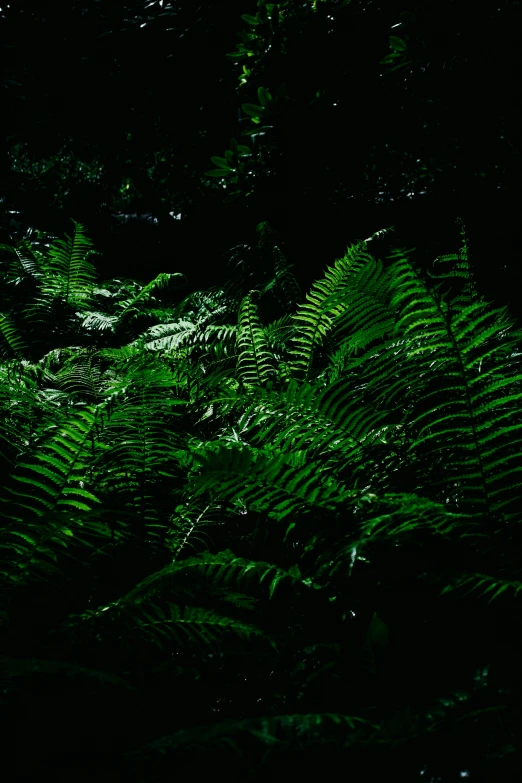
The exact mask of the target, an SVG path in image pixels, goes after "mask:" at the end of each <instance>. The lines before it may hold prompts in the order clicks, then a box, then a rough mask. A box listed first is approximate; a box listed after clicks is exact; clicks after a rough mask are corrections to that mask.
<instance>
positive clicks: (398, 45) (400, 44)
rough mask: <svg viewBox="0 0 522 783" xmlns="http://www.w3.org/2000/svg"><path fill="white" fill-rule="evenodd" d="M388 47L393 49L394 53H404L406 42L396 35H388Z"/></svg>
mask: <svg viewBox="0 0 522 783" xmlns="http://www.w3.org/2000/svg"><path fill="white" fill-rule="evenodd" d="M390 47H391V48H392V49H395V51H396V52H405V51H406V49H407V46H406V41H404V40H403V39H402V38H399V37H398V36H397V35H390Z"/></svg>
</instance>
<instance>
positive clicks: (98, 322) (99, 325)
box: [81, 310, 118, 332]
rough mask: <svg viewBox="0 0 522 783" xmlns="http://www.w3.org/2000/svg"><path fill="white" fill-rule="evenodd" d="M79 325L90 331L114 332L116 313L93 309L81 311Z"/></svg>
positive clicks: (116, 321)
mask: <svg viewBox="0 0 522 783" xmlns="http://www.w3.org/2000/svg"><path fill="white" fill-rule="evenodd" d="M81 317H82V322H81V325H82V327H83V328H84V329H87V330H89V331H92V332H114V331H115V329H116V325H117V323H118V317H117V316H116V315H109V314H108V313H101V312H99V311H95V310H88V311H85V312H83V313H81Z"/></svg>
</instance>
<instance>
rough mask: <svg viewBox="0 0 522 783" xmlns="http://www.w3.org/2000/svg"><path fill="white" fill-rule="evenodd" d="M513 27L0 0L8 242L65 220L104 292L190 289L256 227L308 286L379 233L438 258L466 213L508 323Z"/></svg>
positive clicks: (516, 91)
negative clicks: (88, 251)
mask: <svg viewBox="0 0 522 783" xmlns="http://www.w3.org/2000/svg"><path fill="white" fill-rule="evenodd" d="M274 9H275V10H274ZM276 11H277V12H276ZM520 11H521V9H520V3H519V2H513V1H510V2H506V1H505V0H494V1H493V0H484V2H482V3H480V4H475V5H474V6H473V7H471V6H470V5H469V4H468V3H463V2H458V1H457V2H455V0H439V2H425V1H424V2H413V1H410V2H405V1H404V0H400V1H398V2H395V0H387V1H386V2H377V1H376V0H367V1H366V2H359V1H357V0H352V2H346V1H345V2H342V1H341V0H317V2H312V1H311V0H302V2H298V1H296V0H288V1H287V2H282V3H279V5H278V6H274V5H273V4H270V3H265V2H264V0H261V2H255V0H241V1H239V0H233V1H232V2H227V3H222V2H206V3H204V4H201V5H200V4H198V3H197V2H187V1H185V0H179V1H178V2H167V1H166V0H152V1H151V2H146V0H134V1H133V2H118V0H82V1H80V0H75V1H74V2H72V1H71V0H68V1H67V2H65V1H64V0H38V2H28V1H24V0H21V1H20V2H16V3H11V4H3V5H2V11H1V12H0V17H1V47H2V57H3V68H2V70H3V78H2V87H3V95H2V108H3V112H2V123H1V128H0V133H1V136H2V146H1V154H0V198H1V215H0V220H1V226H2V231H3V241H6V235H7V234H10V235H11V236H12V235H13V233H15V234H16V233H17V232H18V234H23V233H24V232H26V231H27V229H30V228H33V229H39V230H44V231H50V232H56V233H57V234H60V235H61V233H63V231H64V230H67V229H68V228H69V227H70V222H69V219H70V218H74V219H76V220H79V221H81V222H82V223H83V224H84V225H85V226H86V228H87V230H88V231H89V233H90V235H91V236H92V238H93V240H94V242H95V245H96V247H97V249H98V250H99V251H100V252H101V253H102V257H101V258H102V260H101V261H100V262H99V265H100V273H101V275H102V277H103V278H105V277H110V276H114V275H123V274H125V275H126V276H128V277H137V278H138V279H150V277H151V275H155V274H157V273H158V272H163V271H168V272H171V271H177V272H185V273H186V274H187V275H188V279H189V285H190V286H192V287H196V288H200V287H202V286H203V287H204V286H205V285H213V284H216V283H219V282H222V281H223V279H225V278H226V274H227V272H226V259H227V255H226V253H227V251H228V250H229V249H230V248H232V247H235V246H237V245H246V246H251V245H255V243H256V241H257V239H256V234H255V227H256V226H257V225H258V223H259V222H260V221H265V220H267V221H269V222H270V223H271V225H272V227H273V228H274V229H275V230H276V232H277V233H278V238H279V244H280V246H281V247H282V248H283V249H284V252H285V254H286V257H287V259H288V261H289V262H290V263H292V264H294V272H295V273H296V274H297V276H298V278H299V279H300V280H301V281H302V282H304V283H306V282H309V281H311V280H313V279H315V278H316V277H317V275H318V274H321V273H322V271H323V269H324V268H325V266H326V265H327V264H330V263H331V262H332V261H333V259H334V258H335V257H338V256H339V255H342V254H343V252H344V250H345V248H346V245H347V244H348V243H350V242H352V241H354V240H356V239H364V238H366V236H368V235H369V234H371V233H372V232H373V231H376V230H378V229H380V228H383V227H388V226H390V225H394V226H395V235H394V237H393V241H394V242H395V243H399V244H403V245H407V246H408V247H416V248H417V253H418V258H420V259H422V258H424V257H425V258H426V260H429V259H432V258H433V257H434V256H435V255H437V253H440V252H443V251H444V252H447V250H448V247H452V246H453V245H454V243H455V241H456V229H455V219H456V218H457V217H460V218H462V220H463V221H464V223H465V225H466V228H467V230H468V234H469V236H470V238H471V244H470V250H471V254H472V263H474V266H475V268H476V269H477V270H478V274H479V283H481V287H482V288H487V291H488V295H489V296H490V297H491V298H494V299H495V300H498V301H499V302H501V303H506V302H509V303H510V304H511V306H512V308H514V309H515V311H516V309H517V307H518V303H517V301H516V294H514V293H513V287H512V285H513V279H514V278H515V277H516V276H517V265H518V262H519V257H520V248H521V241H520V234H519V230H518V211H519V199H518V188H519V182H520V174H521V161H522V157H521V155H520V139H521V138H522V134H521V127H520V123H521V119H520V117H521V115H520V111H519V109H520V98H521V95H520V91H521V80H520V67H519V58H520V35H521V29H522V27H521V16H520ZM256 107H257V108H256ZM231 139H234V140H235V142H236V144H238V145H240V147H241V149H239V150H238V152H237V153H234V150H231ZM232 147H234V142H232ZM226 150H229V153H226ZM233 153H234V154H237V155H238V156H239V157H238V158H237V159H236V160H235V161H234V159H233V157H232V155H233ZM227 155H228V158H227ZM212 158H215V159H216V158H220V159H221V161H222V163H223V166H224V168H223V167H221V173H222V174H223V175H225V176H218V175H219V169H220V164H219V163H218V164H216V161H215V160H214V161H212V160H211V159H212ZM227 167H228V168H227ZM240 169H242V170H240ZM208 171H213V172H214V173H213V175H208V174H207V172H208ZM244 249H245V252H246V251H247V248H244Z"/></svg>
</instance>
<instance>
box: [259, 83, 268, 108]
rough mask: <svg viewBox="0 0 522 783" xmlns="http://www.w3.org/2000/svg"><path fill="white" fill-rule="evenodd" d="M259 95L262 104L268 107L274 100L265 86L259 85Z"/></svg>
mask: <svg viewBox="0 0 522 783" xmlns="http://www.w3.org/2000/svg"><path fill="white" fill-rule="evenodd" d="M257 97H258V100H259V103H260V104H261V106H263V107H264V108H266V107H267V106H268V104H269V103H271V102H272V96H271V95H270V93H269V92H268V90H267V89H266V88H265V87H258V90H257Z"/></svg>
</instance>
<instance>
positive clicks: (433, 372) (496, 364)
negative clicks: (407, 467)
mask: <svg viewBox="0 0 522 783" xmlns="http://www.w3.org/2000/svg"><path fill="white" fill-rule="evenodd" d="M391 280H392V282H391V285H392V306H393V307H394V308H395V309H396V310H397V313H398V316H397V324H396V328H395V331H396V335H397V339H392V340H389V341H388V342H387V343H385V344H384V345H383V346H382V347H381V348H378V349H377V350H375V351H370V352H368V354H367V355H366V356H365V357H364V359H363V360H362V361H361V362H360V363H357V364H355V363H354V364H353V368H354V370H355V368H356V371H357V374H358V377H359V380H360V383H361V385H362V387H363V388H364V390H365V392H366V393H367V394H369V395H370V396H371V398H373V400H375V401H376V403H377V404H379V402H382V403H383V404H384V403H386V405H387V406H393V405H395V406H397V407H400V408H402V409H403V410H404V411H407V414H408V420H407V421H406V420H405V424H406V423H407V428H408V432H409V437H410V443H409V447H408V448H409V452H410V454H411V459H412V460H415V458H416V457H417V459H418V458H419V457H420V456H421V455H422V459H423V461H424V464H425V465H427V464H431V465H434V464H435V463H436V461H437V458H438V457H439V456H441V457H442V456H443V457H444V464H443V466H442V471H443V474H442V476H441V477H439V478H437V479H436V480H435V483H434V486H435V485H440V483H441V482H442V483H444V484H445V485H447V486H449V485H450V484H454V485H457V486H458V488H459V496H460V500H459V507H460V509H461V510H464V509H465V508H466V509H468V510H469V511H470V513H476V514H479V515H480V514H484V513H486V514H487V515H490V516H491V515H493V514H497V513H502V514H504V515H506V518H508V517H509V515H510V514H515V513H516V509H519V508H521V507H522V492H521V490H520V487H521V483H520V480H519V478H518V474H519V473H520V471H522V466H520V463H519V457H518V454H519V450H518V447H517V444H518V443H520V442H522V421H521V417H520V411H519V406H520V400H521V398H522V395H521V382H522V374H521V372H520V363H519V358H518V351H517V346H518V344H519V341H520V336H521V335H520V333H518V332H514V331H513V332H512V333H510V328H511V327H512V325H513V321H512V320H511V319H510V318H509V317H508V316H507V314H506V311H505V310H504V309H502V308H500V309H492V308H491V307H489V306H488V305H487V303H486V302H484V300H482V299H481V300H476V301H474V302H473V303H472V304H467V303H466V302H465V301H462V300H461V299H459V298H457V299H456V300H455V301H454V300H448V299H447V298H446V297H443V296H441V295H439V293H438V290H437V289H436V288H435V289H430V288H429V287H428V285H427V284H426V283H425V281H424V280H423V278H422V276H421V275H420V274H419V273H418V272H417V270H416V269H415V268H414V267H413V265H412V264H411V261H410V260H409V259H407V258H405V257H404V256H402V254H401V253H400V252H397V253H396V254H395V256H394V259H393V267H392V276H391ZM419 467H420V463H419ZM419 480H420V481H422V482H423V483H424V481H425V482H426V484H429V481H430V479H429V476H419Z"/></svg>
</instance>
